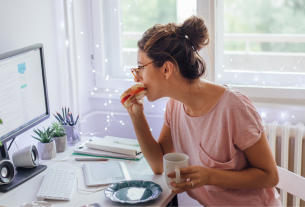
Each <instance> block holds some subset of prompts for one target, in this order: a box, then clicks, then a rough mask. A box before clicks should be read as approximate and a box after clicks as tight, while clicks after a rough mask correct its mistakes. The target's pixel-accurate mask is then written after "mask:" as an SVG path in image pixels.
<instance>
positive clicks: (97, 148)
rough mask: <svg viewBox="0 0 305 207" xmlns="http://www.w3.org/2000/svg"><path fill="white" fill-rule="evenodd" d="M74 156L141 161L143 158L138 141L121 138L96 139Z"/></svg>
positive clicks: (76, 150) (77, 151)
mask: <svg viewBox="0 0 305 207" xmlns="http://www.w3.org/2000/svg"><path fill="white" fill-rule="evenodd" d="M74 154H81V155H89V156H97V157H107V158H121V159H130V160H140V159H141V158H142V157H143V154H142V151H141V148H140V146H139V143H138V140H136V139H128V138H121V137H113V136H106V137H104V138H99V137H94V138H93V139H92V141H88V142H87V143H86V146H84V147H82V148H77V149H75V150H74Z"/></svg>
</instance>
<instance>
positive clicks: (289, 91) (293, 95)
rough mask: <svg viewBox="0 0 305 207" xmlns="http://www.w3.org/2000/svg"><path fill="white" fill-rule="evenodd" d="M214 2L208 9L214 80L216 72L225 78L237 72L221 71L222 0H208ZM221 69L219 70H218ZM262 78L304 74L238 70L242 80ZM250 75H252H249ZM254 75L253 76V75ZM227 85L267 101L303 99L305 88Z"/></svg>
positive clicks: (291, 77) (278, 101) (277, 101)
mask: <svg viewBox="0 0 305 207" xmlns="http://www.w3.org/2000/svg"><path fill="white" fill-rule="evenodd" d="M210 1H213V2H214V6H215V9H214V10H210V12H214V14H213V16H214V17H215V28H216V29H215V36H214V38H215V40H216V41H215V44H214V47H215V51H216V52H215V60H216V61H215V68H214V71H215V82H216V83H218V81H216V79H217V78H218V74H221V77H220V78H223V77H225V78H226V80H231V79H234V76H235V74H236V73H237V72H236V71H234V70H231V71H223V72H222V71H221V69H222V66H223V53H224V50H223V48H224V46H223V45H224V37H223V34H224V31H223V0H210ZM219 71H221V72H219ZM257 74H259V78H260V79H261V81H262V80H266V79H268V78H270V76H271V75H272V77H273V78H275V79H276V80H277V81H283V82H284V81H286V80H288V79H290V80H295V78H297V77H298V76H300V75H301V76H305V74H288V73H285V72H251V71H247V72H243V73H241V72H238V75H239V76H240V75H241V76H242V78H241V79H242V80H246V81H249V80H250V79H252V81H253V79H254V77H255V76H258V75H257ZM284 74H285V75H284ZM251 76H252V77H251ZM253 76H254V77H253ZM227 85H229V86H232V87H234V88H236V89H238V90H240V91H241V92H242V93H244V94H245V95H246V96H248V97H249V98H251V99H254V100H258V99H260V100H261V101H264V100H265V101H268V102H273V103H281V101H280V99H287V102H291V101H289V100H295V99H301V100H305V89H304V88H301V87H287V86H268V85H266V86H265V85H261V86H259V85H254V84H253V85H243V84H235V83H230V81H227Z"/></svg>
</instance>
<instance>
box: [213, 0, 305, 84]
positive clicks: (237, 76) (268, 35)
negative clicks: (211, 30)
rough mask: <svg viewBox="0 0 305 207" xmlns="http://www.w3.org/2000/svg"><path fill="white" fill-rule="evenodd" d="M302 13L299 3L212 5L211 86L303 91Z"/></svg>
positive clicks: (221, 0)
mask: <svg viewBox="0 0 305 207" xmlns="http://www.w3.org/2000/svg"><path fill="white" fill-rule="evenodd" d="M304 8H305V1H304V0H247V1H244V0H218V1H217V2H216V25H217V29H216V37H215V38H216V42H217V43H216V48H215V49H216V63H215V65H216V72H215V81H216V82H217V83H222V84H235V85H248V86H250V85H252V86H258V87H259V86H260V87H289V88H304V87H305V26H304V22H305V12H304Z"/></svg>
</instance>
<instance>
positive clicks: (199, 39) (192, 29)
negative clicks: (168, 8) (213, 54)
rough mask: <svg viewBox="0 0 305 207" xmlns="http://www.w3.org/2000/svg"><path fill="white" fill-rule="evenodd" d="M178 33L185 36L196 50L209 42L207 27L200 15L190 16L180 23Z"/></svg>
mask: <svg viewBox="0 0 305 207" xmlns="http://www.w3.org/2000/svg"><path fill="white" fill-rule="evenodd" d="M180 32H181V33H180V34H181V35H183V36H187V37H188V39H189V40H190V41H191V42H192V44H193V46H194V47H195V49H196V50H197V51H199V50H201V49H202V48H203V47H204V46H206V45H208V44H209V41H210V40H209V32H208V28H207V27H206V25H205V24H204V20H203V18H202V17H197V16H191V17H189V18H187V19H186V20H185V21H184V22H183V24H182V25H181V29H180Z"/></svg>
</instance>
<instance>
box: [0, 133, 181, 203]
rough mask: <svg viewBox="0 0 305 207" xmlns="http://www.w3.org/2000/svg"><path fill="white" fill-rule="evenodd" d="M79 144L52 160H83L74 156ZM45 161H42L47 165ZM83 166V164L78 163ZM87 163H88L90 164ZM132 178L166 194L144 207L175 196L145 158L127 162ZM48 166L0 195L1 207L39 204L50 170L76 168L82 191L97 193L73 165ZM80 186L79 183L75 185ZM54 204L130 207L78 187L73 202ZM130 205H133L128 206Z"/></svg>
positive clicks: (102, 193)
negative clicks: (146, 182)
mask: <svg viewBox="0 0 305 207" xmlns="http://www.w3.org/2000/svg"><path fill="white" fill-rule="evenodd" d="M89 138H90V137H82V142H84V141H86V140H88V139H89ZM79 144H81V143H80V142H79V143H77V144H76V145H75V146H72V147H68V149H67V150H66V151H65V152H62V153H57V155H56V157H55V158H53V159H52V160H67V159H69V160H74V158H75V157H82V156H80V155H72V152H73V149H74V148H76V147H77V146H78V145H79ZM114 160H115V161H118V159H111V160H110V161H114ZM44 161H45V160H41V162H44ZM79 163H81V164H82V163H84V162H79ZM87 163H88V162H87ZM125 163H126V165H127V168H128V171H129V174H130V176H131V179H133V180H148V181H153V182H155V183H157V184H159V185H160V186H161V187H162V189H163V192H162V194H161V195H160V196H159V197H158V198H157V199H155V200H153V201H149V202H147V203H142V204H141V206H166V205H167V204H168V203H169V202H170V201H171V199H172V198H173V197H174V196H175V194H174V193H172V192H171V190H170V189H169V188H168V187H167V184H166V182H165V179H164V175H155V174H154V173H153V172H152V170H151V168H150V166H149V165H148V163H147V161H146V160H145V158H143V159H142V160H141V161H129V160H125ZM41 164H45V165H47V166H48V168H47V169H46V170H45V171H43V172H42V173H40V174H38V175H37V176H35V177H34V178H32V179H30V180H28V181H27V182H25V183H23V184H21V185H20V186H18V187H16V188H14V189H13V190H11V191H9V192H7V193H0V206H21V205H22V204H24V203H31V202H33V201H36V200H37V198H36V195H37V192H38V190H39V188H40V185H41V183H42V181H43V178H44V176H45V175H46V172H47V170H48V169H50V168H62V169H75V170H78V182H79V183H78V185H79V188H80V189H84V190H94V189H96V187H87V186H86V185H85V183H84V176H83V172H82V170H81V168H80V167H79V166H78V165H77V164H76V163H74V162H52V161H50V162H46V163H41ZM76 184H77V182H76ZM47 201H48V202H50V203H52V205H53V206H83V205H87V204H91V203H100V204H102V206H103V207H106V206H127V205H128V204H125V205H124V204H121V203H117V202H113V201H111V200H110V199H108V198H106V197H105V194H104V191H99V192H95V193H87V192H83V191H80V190H78V188H77V186H75V187H74V189H73V194H72V199H71V200H70V201H56V200H47ZM128 206H130V205H128Z"/></svg>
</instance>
